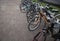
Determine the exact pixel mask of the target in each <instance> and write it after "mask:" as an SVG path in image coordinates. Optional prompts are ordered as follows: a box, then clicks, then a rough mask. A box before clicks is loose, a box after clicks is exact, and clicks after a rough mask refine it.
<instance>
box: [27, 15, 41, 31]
mask: <svg viewBox="0 0 60 41" xmlns="http://www.w3.org/2000/svg"><path fill="white" fill-rule="evenodd" d="M40 22H41V17H40V15H38V17H33V18H32V19H31V21H30V22H29V24H28V29H29V30H30V31H34V30H36V29H37V28H38V27H39V25H40Z"/></svg>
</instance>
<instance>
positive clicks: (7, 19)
mask: <svg viewBox="0 0 60 41" xmlns="http://www.w3.org/2000/svg"><path fill="white" fill-rule="evenodd" d="M19 5H20V0H0V41H32V39H33V37H34V36H35V35H36V33H38V29H37V30H36V31H33V32H30V31H29V30H28V28H27V25H28V23H27V20H26V14H25V13H21V12H20V10H19Z"/></svg>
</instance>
